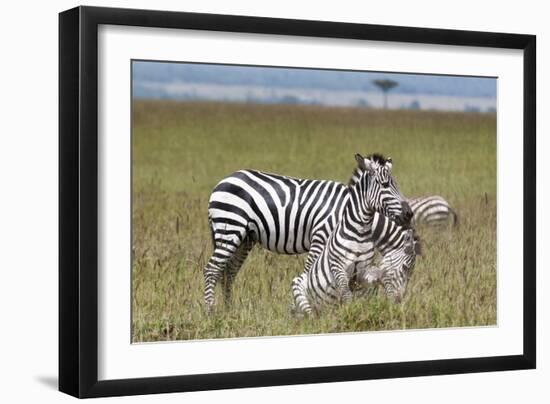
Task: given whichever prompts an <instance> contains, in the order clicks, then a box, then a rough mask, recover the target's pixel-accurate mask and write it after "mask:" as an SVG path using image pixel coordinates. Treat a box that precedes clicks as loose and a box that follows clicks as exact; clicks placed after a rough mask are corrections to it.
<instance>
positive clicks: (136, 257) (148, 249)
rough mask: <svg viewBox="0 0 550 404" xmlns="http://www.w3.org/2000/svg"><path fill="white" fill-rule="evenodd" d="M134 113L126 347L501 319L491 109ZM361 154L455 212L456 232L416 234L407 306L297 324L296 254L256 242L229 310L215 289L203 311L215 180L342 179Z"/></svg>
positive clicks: (342, 310)
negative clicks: (387, 165) (382, 158)
mask: <svg viewBox="0 0 550 404" xmlns="http://www.w3.org/2000/svg"><path fill="white" fill-rule="evenodd" d="M132 119H133V132H132V153H133V160H132V170H133V178H132V181H133V195H132V197H133V209H132V224H133V234H132V238H133V271H132V274H133V277H132V299H133V301H132V322H133V324H132V327H133V333H132V335H133V341H134V342H142V341H162V340H184V339H205V338H232V337H253V336H270V335H295V334H311V333H315V334H319V333H328V332H350V331H367V330H394V329H411V328H433V327H460V326H481V325H493V324H496V302H497V301H496V281H497V276H496V117H495V115H494V114H476V113H442V112H426V111H380V110H368V109H354V108H349V109H346V108H326V107H313V106H290V105H289V106H285V105H251V104H226V103H177V102H169V101H134V105H133V118H132ZM356 152H359V153H361V154H368V153H372V152H380V153H383V154H385V155H389V156H391V157H392V158H393V161H394V169H393V173H394V176H395V177H396V179H397V181H398V182H399V185H400V187H401V191H402V192H403V193H404V194H405V195H406V196H409V197H412V196H420V195H428V194H440V195H442V196H444V197H445V198H446V199H447V200H448V201H449V202H450V203H451V204H452V205H453V207H455V209H456V211H457V212H458V214H459V218H460V226H459V227H458V228H457V229H453V230H446V231H443V232H435V231H433V230H430V229H422V228H421V229H419V233H420V235H421V237H422V239H423V241H424V256H422V257H419V258H418V259H417V263H416V268H415V271H414V274H413V276H412V279H411V282H410V283H409V288H408V291H407V294H406V297H405V299H404V301H403V303H402V304H400V305H397V304H394V303H391V302H390V301H388V300H387V299H386V298H384V296H383V295H382V294H381V293H380V294H379V296H375V297H372V298H369V299H366V298H362V299H361V298H358V299H355V300H354V301H353V302H352V303H351V304H349V305H347V306H340V307H330V308H327V309H326V310H324V311H323V312H322V313H321V315H319V316H317V317H313V318H305V319H297V318H295V317H293V316H292V315H291V313H290V311H289V305H290V303H291V292H290V284H291V281H292V279H293V277H295V276H296V275H297V274H299V273H301V271H302V268H303V263H304V261H305V256H284V255H277V254H274V253H270V252H268V251H266V250H263V249H261V248H259V247H256V248H254V250H253V251H252V252H251V254H250V256H249V257H248V259H247V261H246V262H245V265H244V266H243V268H242V270H241V272H240V273H239V275H238V277H237V279H236V282H235V287H234V295H233V305H232V306H231V307H224V305H223V299H222V298H221V290H219V289H220V288H219V287H218V295H217V303H218V305H217V307H216V310H215V312H214V313H213V314H212V315H211V316H208V315H207V314H206V312H205V309H204V304H203V276H202V270H203V267H204V266H205V264H206V262H207V260H208V258H209V256H210V252H211V238H210V232H209V229H208V221H207V205H208V198H209V195H210V192H211V190H212V188H213V187H214V185H215V184H216V183H217V182H218V181H219V180H221V179H222V178H223V177H224V176H226V175H228V174H230V173H232V172H233V171H235V170H238V169H242V168H255V169H261V170H266V171H270V172H276V173H280V174H284V175H289V176H294V177H303V178H318V179H332V180H337V181H341V182H347V181H348V180H349V177H350V175H351V172H352V170H353V168H354V165H355V160H354V154H355V153H356Z"/></svg>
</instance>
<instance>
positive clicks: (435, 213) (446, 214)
mask: <svg viewBox="0 0 550 404" xmlns="http://www.w3.org/2000/svg"><path fill="white" fill-rule="evenodd" d="M408 201H409V205H410V206H411V209H412V211H413V213H414V222H415V224H425V225H428V226H433V227H439V228H441V227H443V226H445V225H448V223H449V222H452V224H453V226H456V225H458V215H457V214H456V212H455V211H454V209H453V208H451V205H449V202H447V201H446V200H445V199H444V198H443V197H441V196H439V195H431V196H420V197H417V198H409V199H408Z"/></svg>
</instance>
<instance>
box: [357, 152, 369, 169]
mask: <svg viewBox="0 0 550 404" xmlns="http://www.w3.org/2000/svg"><path fill="white" fill-rule="evenodd" d="M355 161H357V165H358V166H359V168H360V169H361V170H366V169H367V166H366V165H365V158H364V157H363V156H361V155H360V154H359V153H357V154H356V155H355Z"/></svg>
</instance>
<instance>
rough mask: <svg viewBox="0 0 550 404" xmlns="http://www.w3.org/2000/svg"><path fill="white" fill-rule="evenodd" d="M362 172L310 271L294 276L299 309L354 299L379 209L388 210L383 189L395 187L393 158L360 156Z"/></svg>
mask: <svg viewBox="0 0 550 404" xmlns="http://www.w3.org/2000/svg"><path fill="white" fill-rule="evenodd" d="M356 160H357V163H358V164H359V168H360V169H361V174H360V176H359V177H358V178H357V180H356V181H354V182H353V184H352V185H350V188H349V197H348V198H347V200H346V202H345V204H344V207H343V212H342V215H341V216H340V220H339V221H338V223H337V224H336V227H335V228H334V230H333V231H332V233H331V234H330V236H329V238H328V240H327V241H326V243H325V245H324V247H323V249H322V251H321V252H320V254H319V255H318V256H317V257H316V259H315V261H314V262H313V263H312V265H311V267H310V268H309V270H306V271H305V272H304V273H303V274H302V275H301V276H299V277H296V278H294V280H293V282H292V292H293V296H294V302H295V308H296V309H297V310H298V312H303V313H311V312H312V311H313V309H314V308H318V307H319V306H320V305H321V304H323V303H335V302H341V303H347V302H349V301H350V300H351V298H352V292H351V290H350V286H349V284H350V277H351V276H352V275H353V272H354V271H355V267H356V264H357V263H358V262H359V261H362V257H365V256H368V255H369V253H370V252H372V248H373V247H372V242H371V240H372V239H371V237H372V234H371V230H372V224H373V219H374V214H375V212H384V209H383V208H382V207H381V206H380V205H381V203H382V202H381V200H380V197H379V196H378V193H379V192H380V188H383V187H387V186H389V184H390V183H391V184H393V186H395V182H394V180H393V177H392V176H391V168H392V163H391V160H388V161H386V162H385V163H384V164H378V163H373V164H368V160H365V159H364V158H363V157H361V156H360V155H356Z"/></svg>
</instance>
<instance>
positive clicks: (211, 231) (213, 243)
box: [208, 215, 216, 248]
mask: <svg viewBox="0 0 550 404" xmlns="http://www.w3.org/2000/svg"><path fill="white" fill-rule="evenodd" d="M208 227H210V237H212V248H216V235H215V232H216V230H215V229H214V223H213V222H212V218H211V217H210V215H208Z"/></svg>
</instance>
